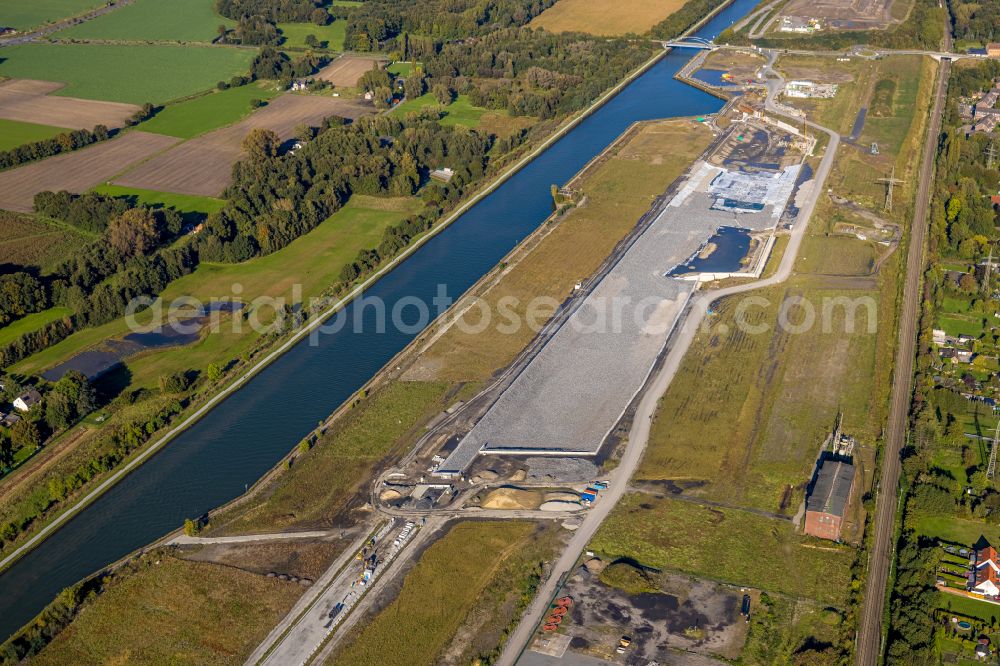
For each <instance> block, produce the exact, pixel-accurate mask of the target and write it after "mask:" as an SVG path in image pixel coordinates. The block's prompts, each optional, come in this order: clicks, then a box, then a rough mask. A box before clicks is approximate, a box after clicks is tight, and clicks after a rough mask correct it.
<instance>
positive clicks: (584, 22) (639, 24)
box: [531, 0, 684, 35]
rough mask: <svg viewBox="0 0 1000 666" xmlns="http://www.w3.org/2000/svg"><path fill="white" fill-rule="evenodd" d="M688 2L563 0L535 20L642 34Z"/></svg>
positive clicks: (554, 27)
mask: <svg viewBox="0 0 1000 666" xmlns="http://www.w3.org/2000/svg"><path fill="white" fill-rule="evenodd" d="M683 6H684V0H667V1H666V2H664V1H662V0H632V2H627V3H621V2H613V0H559V2H557V3H556V4H554V5H553V6H551V7H549V8H548V9H546V10H545V11H544V12H542V13H541V14H540V15H539V16H538V17H536V18H535V19H534V20H533V21H532V22H531V27H532V28H544V29H545V30H548V31H549V32H589V33H590V34H592V35H624V34H626V33H630V32H631V33H636V34H642V33H645V32H647V31H648V30H649V29H650V28H652V27H653V26H654V25H656V24H657V23H659V22H660V21H662V20H663V19H665V18H667V17H668V16H670V15H671V14H673V13H674V12H676V11H677V10H678V9H680V8H681V7H683Z"/></svg>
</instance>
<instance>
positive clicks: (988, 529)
mask: <svg viewBox="0 0 1000 666" xmlns="http://www.w3.org/2000/svg"><path fill="white" fill-rule="evenodd" d="M912 527H913V528H914V529H915V530H916V531H917V533H918V534H922V535H924V536H928V537H932V538H935V539H941V540H943V541H949V542H952V543H958V544H965V545H966V546H971V545H972V544H974V543H975V542H976V541H977V540H978V539H979V537H980V536H985V537H986V539H987V541H989V542H990V543H1000V527H998V526H996V525H987V524H986V523H982V522H978V521H975V520H966V519H964V518H955V517H952V516H920V517H918V518H916V520H915V521H914V522H913V525H912Z"/></svg>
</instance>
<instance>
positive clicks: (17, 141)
mask: <svg viewBox="0 0 1000 666" xmlns="http://www.w3.org/2000/svg"><path fill="white" fill-rule="evenodd" d="M67 131H69V130H68V129H67V128H65V127H52V126H51V125H37V124H35V123H25V122H21V121H20V120H5V119H3V118H0V150H10V149H11V148H16V147H17V146H20V145H22V144H25V143H35V142H36V141H42V140H44V139H51V138H52V137H54V136H56V135H58V134H61V133H63V132H67Z"/></svg>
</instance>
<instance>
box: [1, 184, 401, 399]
mask: <svg viewBox="0 0 1000 666" xmlns="http://www.w3.org/2000/svg"><path fill="white" fill-rule="evenodd" d="M419 206H420V204H419V201H417V200H416V199H406V198H401V199H379V198H376V197H364V196H361V195H355V196H354V197H352V198H351V200H350V201H349V202H348V203H347V205H346V206H345V207H344V208H342V209H341V210H339V211H337V212H336V213H334V214H333V215H332V216H330V217H329V218H328V219H327V220H326V221H324V222H323V223H321V224H320V225H319V226H318V227H316V228H315V229H313V230H312V231H310V232H309V233H308V234H306V235H304V236H302V237H301V238H298V239H296V240H295V241H293V242H292V243H290V244H289V245H288V246H287V247H284V248H282V249H281V250H279V251H277V252H275V253H273V254H269V255H267V256H265V257H259V258H256V259H253V260H251V261H248V262H244V263H242V264H209V263H202V264H200V265H199V266H198V269H197V270H196V271H195V272H194V273H192V274H191V275H186V276H184V277H183V278H181V279H179V280H175V281H174V282H172V283H171V284H170V285H169V286H168V287H167V288H166V289H165V290H164V292H163V293H162V294H161V298H162V299H163V301H164V302H166V303H169V302H171V301H173V300H174V299H176V298H180V297H187V296H190V297H194V298H198V299H200V300H201V301H202V302H208V301H210V300H213V299H219V298H226V297H231V296H232V295H233V285H235V284H239V285H241V287H242V293H241V294H240V297H241V298H243V299H246V300H250V299H253V298H254V297H257V296H264V295H266V296H274V297H284V298H290V297H291V296H292V295H293V292H292V285H293V284H299V285H301V287H302V292H301V293H302V297H303V298H310V297H311V296H317V295H319V294H320V293H321V292H322V291H323V290H324V289H326V288H327V287H329V286H330V285H331V284H333V283H334V282H336V281H337V279H339V275H340V271H341V268H342V267H343V266H344V264H346V263H347V262H349V261H352V260H353V259H354V257H355V256H356V255H357V253H358V251H360V250H362V249H366V248H371V247H375V246H376V245H378V243H379V241H380V240H381V238H382V232H383V230H384V229H385V227H387V226H389V225H391V224H395V223H397V222H399V221H400V220H402V219H403V218H404V217H406V216H407V215H408V214H411V213H413V212H416V211H417V210H418V209H419ZM246 328H247V330H246V331H245V332H243V333H237V332H235V331H232V330H231V327H228V326H222V327H221V329H222V330H221V331H220V332H219V333H216V334H212V335H207V336H205V337H203V338H202V339H201V340H199V341H198V342H196V343H193V344H191V345H187V346H184V347H173V348H166V349H159V350H156V351H154V352H147V353H146V354H143V355H142V356H140V357H137V358H135V359H131V360H129V362H128V365H129V369H130V370H131V372H132V382H133V384H134V385H137V386H149V387H153V386H156V383H157V381H158V378H159V376H160V375H161V374H168V373H170V372H175V371H182V370H186V369H188V368H191V367H207V365H208V364H209V363H223V362H225V361H226V360H228V359H231V358H234V357H237V356H239V354H240V353H241V352H242V351H243V350H244V349H246V348H248V347H249V346H250V345H251V344H252V343H253V342H254V341H255V339H256V337H255V336H256V334H254V333H253V332H252V331H250V330H249V327H246ZM127 332H128V328H127V326H126V325H125V322H124V321H121V320H116V321H113V322H110V323H108V324H104V325H103V326H98V327H93V328H86V329H83V330H81V331H78V332H76V333H74V334H73V335H71V336H69V337H68V338H66V339H65V340H63V341H62V342H60V343H58V344H56V345H53V346H51V347H49V348H47V349H45V350H43V351H41V352H39V353H37V354H35V355H33V356H30V357H28V358H27V359H24V360H23V361H21V362H20V363H18V364H16V365H15V366H14V368H13V369H15V370H16V371H18V372H23V373H27V374H37V373H40V372H41V371H43V370H45V369H47V368H50V367H53V366H55V365H58V364H59V363H62V362H63V361H65V360H67V359H68V358H70V357H72V356H73V355H75V354H78V353H80V352H81V351H84V350H86V349H89V348H92V347H94V346H96V345H99V344H101V343H102V342H104V341H105V340H109V339H114V338H118V337H120V336H122V335H124V334H125V333H127Z"/></svg>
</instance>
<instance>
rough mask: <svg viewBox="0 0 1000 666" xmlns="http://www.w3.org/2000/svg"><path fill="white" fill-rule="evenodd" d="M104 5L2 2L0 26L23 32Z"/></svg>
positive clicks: (68, 0) (84, 0) (92, 1)
mask: <svg viewBox="0 0 1000 666" xmlns="http://www.w3.org/2000/svg"><path fill="white" fill-rule="evenodd" d="M103 4H105V3H104V2H101V1H100V0H4V2H3V7H2V8H0V25H7V26H10V27H12V28H17V29H18V30H21V31H24V30H27V29H28V28H34V27H35V26H39V25H42V24H43V23H50V22H52V21H56V20H58V19H62V18H68V17H70V16H76V15H78V14H83V13H84V12H86V11H87V10H90V9H95V8H97V7H100V6H101V5H103Z"/></svg>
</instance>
